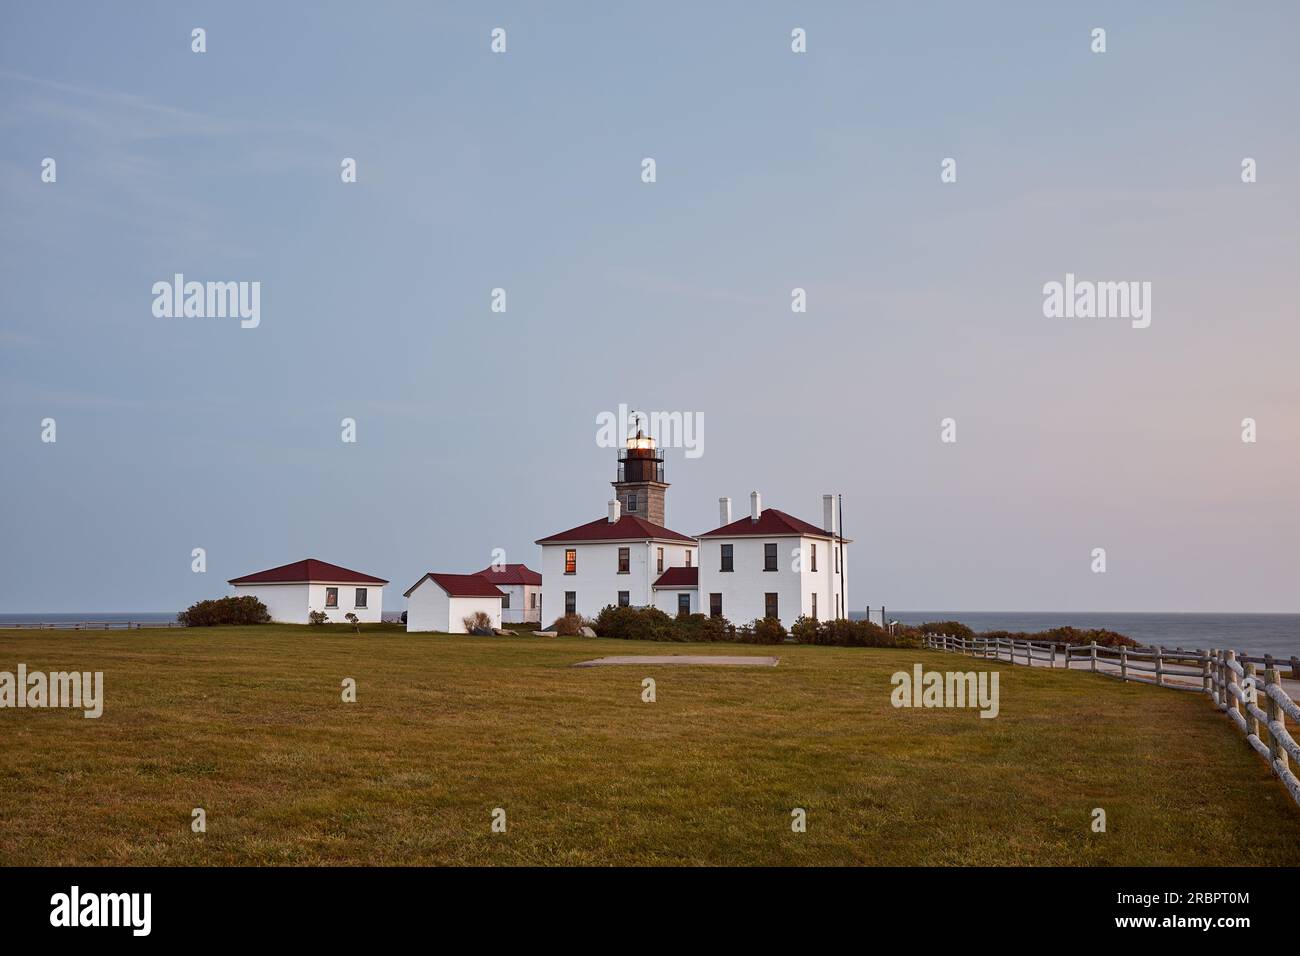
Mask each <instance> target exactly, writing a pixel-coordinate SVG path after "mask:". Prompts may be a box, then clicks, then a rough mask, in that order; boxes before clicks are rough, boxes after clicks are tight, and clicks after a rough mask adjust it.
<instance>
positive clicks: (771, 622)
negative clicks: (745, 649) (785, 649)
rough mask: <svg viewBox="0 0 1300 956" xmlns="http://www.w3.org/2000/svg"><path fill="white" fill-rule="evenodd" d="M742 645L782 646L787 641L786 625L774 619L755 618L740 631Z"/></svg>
mask: <svg viewBox="0 0 1300 956" xmlns="http://www.w3.org/2000/svg"><path fill="white" fill-rule="evenodd" d="M739 640H740V642H741V643H742V644H781V643H783V642H784V641H785V625H784V624H782V623H781V622H780V620H778V619H777V618H774V617H760V618H755V619H754V620H752V621H750V622H749V623H748V624H746V625H745V626H744V627H743V628H742V629H741V631H740V634H739Z"/></svg>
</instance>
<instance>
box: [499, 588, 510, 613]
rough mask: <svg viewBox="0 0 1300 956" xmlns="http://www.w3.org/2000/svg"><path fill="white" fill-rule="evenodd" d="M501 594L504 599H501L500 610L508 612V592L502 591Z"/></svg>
mask: <svg viewBox="0 0 1300 956" xmlns="http://www.w3.org/2000/svg"><path fill="white" fill-rule="evenodd" d="M501 593H502V594H504V595H505V597H503V598H502V599H501V610H503V611H508V610H510V592H509V591H502V592H501Z"/></svg>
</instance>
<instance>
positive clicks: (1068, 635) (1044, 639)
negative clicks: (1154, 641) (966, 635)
mask: <svg viewBox="0 0 1300 956" xmlns="http://www.w3.org/2000/svg"><path fill="white" fill-rule="evenodd" d="M924 626H925V625H922V627H924ZM978 636H979V637H984V638H988V639H989V640H990V641H992V640H1003V641H1036V642H1038V643H1041V644H1071V645H1076V646H1077V645H1079V644H1091V643H1092V642H1093V641H1096V642H1097V646H1098V647H1138V646H1139V645H1138V642H1137V641H1135V640H1133V638H1131V637H1128V636H1127V635H1124V634H1120V633H1119V632H1118V631H1108V630H1106V629H1105V628H1092V629H1081V628H1077V627H1053V628H1049V629H1048V630H1046V631H983V632H981V633H980V634H979V635H978Z"/></svg>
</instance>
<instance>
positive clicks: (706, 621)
mask: <svg viewBox="0 0 1300 956" xmlns="http://www.w3.org/2000/svg"><path fill="white" fill-rule="evenodd" d="M673 625H674V626H675V627H676V629H677V631H678V632H679V633H680V634H683V635H685V636H683V637H682V638H680V640H683V641H701V642H704V643H708V644H712V643H716V642H718V641H734V640H735V639H736V629H735V628H734V627H733V626H732V625H731V623H730V622H729V621H728V620H727V619H726V618H725V617H721V616H718V617H709V616H707V615H704V614H691V615H689V616H686V617H679V618H677V620H675V621H674V622H673Z"/></svg>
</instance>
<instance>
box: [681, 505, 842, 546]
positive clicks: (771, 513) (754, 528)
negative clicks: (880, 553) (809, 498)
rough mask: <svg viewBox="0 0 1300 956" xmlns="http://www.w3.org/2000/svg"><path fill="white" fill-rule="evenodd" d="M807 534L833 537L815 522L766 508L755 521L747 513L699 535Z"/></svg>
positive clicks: (735, 536)
mask: <svg viewBox="0 0 1300 956" xmlns="http://www.w3.org/2000/svg"><path fill="white" fill-rule="evenodd" d="M791 534H807V535H815V536H816V537H819V538H834V537H835V535H833V534H831V533H830V532H829V531H827V530H826V529H825V528H819V527H817V526H816V525H815V524H809V523H808V522H807V521H804V520H803V519H802V518H796V517H795V516H794V515H788V514H786V513H785V512H784V511H777V510H776V509H775V508H766V509H764V510H763V513H762V514H760V515H759V516H758V520H757V521H755V520H753V519H752V518H750V517H749V516H748V515H746V516H745V517H743V518H741V519H740V520H738V521H733V522H731V524H725V525H723V526H722V527H721V528H715V529H713V530H712V531H706V532H704V534H702V535H700V537H701V538H737V537H741V536H747V535H755V536H761V537H764V538H775V537H779V536H781V535H791ZM840 540H841V541H848V538H841V539H840Z"/></svg>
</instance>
